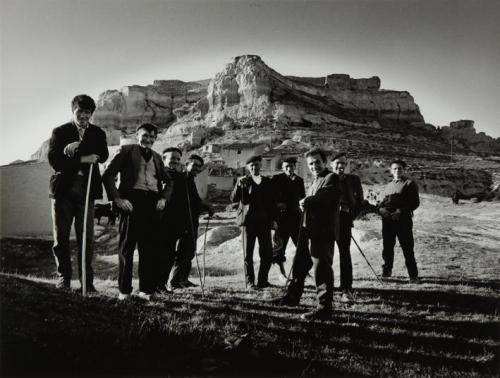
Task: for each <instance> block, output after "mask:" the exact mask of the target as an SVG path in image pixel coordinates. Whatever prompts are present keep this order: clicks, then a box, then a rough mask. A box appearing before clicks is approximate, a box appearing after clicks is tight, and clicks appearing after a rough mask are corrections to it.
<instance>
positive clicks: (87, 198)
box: [82, 164, 94, 297]
mask: <svg viewBox="0 0 500 378" xmlns="http://www.w3.org/2000/svg"><path fill="white" fill-rule="evenodd" d="M93 167H94V164H91V165H90V168H89V179H88V182H87V193H86V194H85V210H84V212H83V240H82V295H83V296H84V297H85V296H86V295H87V217H88V209H89V201H90V183H91V181H92V168H93Z"/></svg>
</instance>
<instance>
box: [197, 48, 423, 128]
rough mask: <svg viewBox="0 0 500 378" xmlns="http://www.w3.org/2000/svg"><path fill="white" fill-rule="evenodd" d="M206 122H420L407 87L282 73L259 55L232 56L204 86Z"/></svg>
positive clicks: (376, 80)
mask: <svg viewBox="0 0 500 378" xmlns="http://www.w3.org/2000/svg"><path fill="white" fill-rule="evenodd" d="M207 100H208V104H207V105H208V108H207V106H204V107H202V109H203V110H204V111H202V112H201V114H200V116H201V117H202V118H204V119H205V120H206V122H207V126H227V125H230V124H231V123H238V124H242V123H243V124H250V125H252V126H257V127H259V126H267V125H274V126H275V127H286V126H314V125H324V124H327V125H332V126H335V125H345V126H352V127H355V126H375V127H377V126H392V125H395V124H398V125H399V126H403V125H409V124H423V123H424V118H423V117H422V114H421V113H420V111H419V108H418V106H417V105H416V104H415V102H414V100H413V98H412V97H411V95H410V94H409V93H408V92H399V91H388V90H381V89H380V79H379V78H378V77H372V78H368V79H352V78H350V76H349V75H328V76H326V77H323V78H300V77H294V76H283V75H281V74H279V73H278V72H276V71H274V70H273V69H271V68H270V67H268V66H267V65H266V64H265V63H264V62H263V61H262V59H261V58H260V57H258V56H255V55H245V56H240V57H236V58H234V59H233V60H232V61H231V62H230V63H228V64H227V65H226V67H225V68H224V70H222V71H221V72H219V73H218V74H217V75H216V76H215V77H214V79H213V80H212V81H211V82H210V84H209V86H208V93H207Z"/></svg>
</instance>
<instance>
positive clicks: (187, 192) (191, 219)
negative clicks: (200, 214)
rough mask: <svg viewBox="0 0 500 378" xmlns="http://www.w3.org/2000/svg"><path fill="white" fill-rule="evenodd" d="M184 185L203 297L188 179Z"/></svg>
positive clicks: (201, 283)
mask: <svg viewBox="0 0 500 378" xmlns="http://www.w3.org/2000/svg"><path fill="white" fill-rule="evenodd" d="M185 184H186V185H185V186H186V196H187V203H188V212H189V224H190V226H191V237H192V239H193V246H194V257H195V259H196V268H197V269H198V278H199V279H200V288H201V296H202V297H203V298H205V290H204V288H203V281H202V280H201V271H200V263H199V261H198V254H197V253H196V252H197V251H196V240H195V237H194V235H195V234H194V225H193V217H192V215H191V214H192V213H191V200H190V199H189V188H188V180H187V179H186V180H185Z"/></svg>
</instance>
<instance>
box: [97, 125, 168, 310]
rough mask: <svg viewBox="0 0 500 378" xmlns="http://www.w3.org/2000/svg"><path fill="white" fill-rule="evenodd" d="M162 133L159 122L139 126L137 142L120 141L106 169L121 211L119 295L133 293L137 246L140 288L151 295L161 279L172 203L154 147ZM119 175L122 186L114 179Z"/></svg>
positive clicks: (107, 185) (112, 197)
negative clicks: (162, 239)
mask: <svg viewBox="0 0 500 378" xmlns="http://www.w3.org/2000/svg"><path fill="white" fill-rule="evenodd" d="M157 135H158V129H157V127H156V126H155V125H153V124H150V123H145V124H142V125H140V126H139V127H138V128H137V144H131V145H124V146H121V147H120V149H119V150H118V151H117V153H116V155H115V156H114V157H113V159H112V160H111V162H110V163H109V165H108V167H107V168H106V170H105V171H104V175H103V182H104V187H105V188H106V192H107V193H108V197H109V199H110V200H112V201H113V204H114V206H116V207H117V208H118V210H119V211H120V223H119V232H120V238H119V243H118V257H119V267H118V287H119V290H120V294H119V296H118V299H120V300H125V299H128V298H129V297H130V294H131V292H132V272H133V264H134V259H133V258H134V251H135V249H136V246H137V249H138V251H139V293H138V296H139V297H140V298H142V299H144V300H149V299H150V298H151V295H152V294H153V293H154V291H155V289H156V284H157V281H158V270H157V269H158V268H157V265H158V261H159V256H158V249H159V239H158V235H159V233H160V230H159V226H160V215H161V212H162V210H163V209H164V208H165V204H166V203H167V202H168V200H169V198H170V195H171V190H172V184H171V179H170V177H169V176H168V174H167V173H166V171H165V169H164V167H163V163H162V161H161V156H160V155H159V154H158V153H157V152H155V151H153V150H152V149H151V147H152V146H153V143H154V142H155V140H156V137H157ZM118 174H120V187H119V188H116V184H115V178H116V176H117V175H118Z"/></svg>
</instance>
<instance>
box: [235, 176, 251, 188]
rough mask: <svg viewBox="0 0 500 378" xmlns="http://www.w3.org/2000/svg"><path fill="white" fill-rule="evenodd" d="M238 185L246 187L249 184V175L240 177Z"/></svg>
mask: <svg viewBox="0 0 500 378" xmlns="http://www.w3.org/2000/svg"><path fill="white" fill-rule="evenodd" d="M236 185H238V186H239V187H240V188H245V187H246V186H247V185H248V177H246V176H242V177H239V178H238V181H237V182H236Z"/></svg>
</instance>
